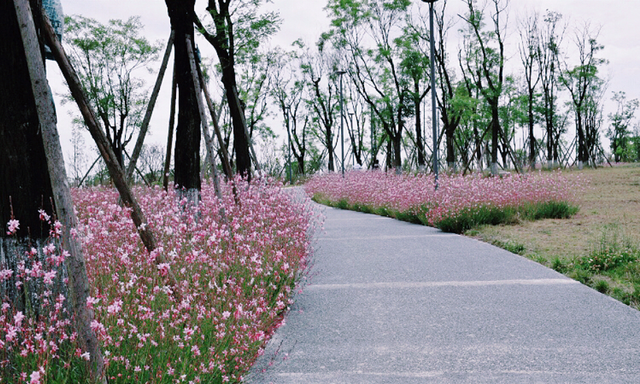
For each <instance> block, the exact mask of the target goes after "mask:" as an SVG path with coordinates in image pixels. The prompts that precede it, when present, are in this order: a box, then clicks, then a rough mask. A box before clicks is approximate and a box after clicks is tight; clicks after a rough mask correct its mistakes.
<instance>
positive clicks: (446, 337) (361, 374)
mask: <svg viewBox="0 0 640 384" xmlns="http://www.w3.org/2000/svg"><path fill="white" fill-rule="evenodd" d="M325 214H326V217H327V219H326V222H325V229H326V233H321V234H319V235H318V239H317V245H316V248H317V252H316V255H315V266H314V267H313V269H312V273H313V274H314V276H313V278H312V282H311V284H310V285H308V286H307V287H306V288H305V289H304V292H303V293H302V294H300V295H298V296H297V297H296V303H295V304H294V305H293V308H292V310H291V313H290V314H289V316H288V318H287V324H286V325H285V326H283V327H282V328H280V329H279V330H278V332H277V333H276V335H275V336H274V338H273V339H272V340H271V342H270V343H269V345H268V348H267V352H266V354H265V355H264V356H263V357H262V358H261V359H259V360H258V362H257V363H256V365H255V366H254V369H253V373H252V374H251V375H250V376H249V378H248V380H247V381H248V382H249V383H255V384H258V383H260V384H262V383H277V384H291V383H300V384H316V383H317V384H331V383H336V384H342V383H349V384H360V383H362V384H365V383H366V384H376V383H402V384H412V383H640V312H638V311H636V310H633V309H631V308H629V307H627V306H625V305H623V304H621V303H619V302H617V301H615V300H613V299H611V298H609V297H607V296H605V295H602V294H600V293H598V292H596V291H594V290H592V289H590V288H588V287H586V286H583V285H581V284H579V283H577V282H574V281H573V280H570V279H568V278H566V277H564V276H562V275H561V274H558V273H556V272H554V271H552V270H550V269H547V268H545V267H543V266H541V265H539V264H537V263H534V262H532V261H529V260H527V259H525V258H522V257H520V256H517V255H514V254H512V253H509V252H506V251H504V250H501V249H498V248H496V247H493V246H490V245H487V244H484V243H481V242H478V241H476V240H473V239H469V238H465V237H462V236H457V235H452V234H446V233H442V232H440V231H439V230H436V229H433V228H429V227H424V226H420V225H413V224H409V223H404V222H399V221H395V220H393V219H389V218H382V217H378V216H373V215H366V214H361V213H356V212H350V211H341V210H337V209H333V208H327V209H326V210H325ZM276 351H278V354H277V355H276V356H275V357H274V354H275V352H276ZM285 357H286V358H285ZM269 365H270V366H269ZM265 367H267V368H266V370H264V369H265Z"/></svg>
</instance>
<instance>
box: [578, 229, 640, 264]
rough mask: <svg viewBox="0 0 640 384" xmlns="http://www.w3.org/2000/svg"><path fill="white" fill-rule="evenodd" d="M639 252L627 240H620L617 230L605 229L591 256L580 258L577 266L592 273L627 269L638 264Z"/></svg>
mask: <svg viewBox="0 0 640 384" xmlns="http://www.w3.org/2000/svg"><path fill="white" fill-rule="evenodd" d="M639 258H640V250H638V249H637V248H636V247H634V246H633V245H632V244H631V242H630V241H629V240H628V239H621V238H620V235H619V233H618V229H617V228H615V227H614V228H607V229H606V230H605V231H604V232H603V234H602V237H601V238H600V241H599V242H598V244H597V245H596V246H595V247H594V249H593V250H592V251H591V254H590V255H588V256H585V257H582V258H581V259H580V260H579V261H578V263H577V264H578V266H579V267H581V268H583V269H585V270H589V271H593V272H606V271H612V270H615V269H618V268H627V267H628V265H630V264H631V263H636V262H638V259H639Z"/></svg>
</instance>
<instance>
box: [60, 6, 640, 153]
mask: <svg viewBox="0 0 640 384" xmlns="http://www.w3.org/2000/svg"><path fill="white" fill-rule="evenodd" d="M414 3H415V4H416V6H418V7H424V8H425V9H426V8H427V5H426V4H422V3H421V2H419V1H417V0H414ZM206 4H207V1H206V0H197V1H196V11H197V13H198V14H201V15H202V14H204V13H205V7H206ZM325 4H326V1H325V0H273V1H271V4H269V5H268V7H269V9H275V10H278V11H279V12H280V14H281V17H282V19H283V24H282V28H281V30H280V32H279V33H278V35H277V36H276V37H275V39H274V40H273V41H272V43H271V44H272V45H273V46H278V45H279V46H281V47H283V48H285V49H287V48H288V47H289V46H290V44H291V43H292V42H293V41H294V40H296V39H298V38H302V39H303V40H304V41H305V42H306V43H307V44H313V43H314V42H315V41H316V40H317V38H318V37H319V35H320V33H321V32H323V31H326V30H327V29H328V25H329V22H328V20H327V19H326V13H325V12H324V10H323V8H324V6H325ZM62 7H63V10H64V13H65V14H67V15H76V14H79V15H83V16H85V17H90V18H94V19H97V20H98V21H100V22H103V23H104V22H107V21H108V20H109V19H126V18H128V17H130V16H141V20H142V22H143V24H144V26H145V28H144V30H143V33H144V34H145V36H147V38H149V39H150V40H152V41H155V40H163V41H165V40H166V38H167V37H168V35H169V28H170V26H169V17H168V15H167V9H166V5H165V3H164V1H162V0H153V1H151V0H129V1H114V0H62ZM447 9H448V11H449V14H450V15H451V16H455V15H456V14H457V13H463V12H464V6H463V3H462V1H461V0H448V6H447ZM547 9H548V10H552V11H556V12H559V13H561V14H562V15H563V19H564V20H565V21H568V22H569V24H570V26H569V29H568V30H567V34H566V37H565V45H566V44H570V43H571V42H572V41H571V40H572V38H573V33H574V32H573V31H574V28H575V27H577V26H580V25H584V23H585V22H590V23H591V25H592V26H593V27H594V28H595V27H600V28H601V30H600V35H599V38H598V42H599V43H600V44H602V45H604V47H605V49H604V50H603V51H602V52H601V55H600V56H601V57H604V58H606V59H607V60H608V61H609V65H608V66H607V67H606V68H605V69H604V71H603V72H604V73H603V76H604V77H605V78H607V79H609V81H610V82H609V90H608V92H607V96H606V99H607V100H608V99H610V96H611V94H612V92H613V91H625V92H626V93H627V97H628V98H629V99H633V98H640V27H639V26H638V24H639V23H638V15H639V14H640V0H511V4H510V11H509V14H510V16H509V23H510V25H511V26H512V27H514V26H515V25H516V23H517V19H518V17H522V15H524V14H526V12H527V11H532V10H535V11H539V12H541V13H544V12H545V10H547ZM507 38H508V39H509V40H508V41H507V43H508V44H509V45H510V48H508V49H509V50H510V51H511V56H510V64H509V65H510V66H512V67H513V68H514V71H517V70H519V67H518V63H519V58H518V56H517V50H516V49H517V48H516V47H517V43H518V40H519V36H518V35H517V33H515V32H511V33H510V34H509V35H508V37H507ZM454 45H455V42H454V44H450V47H449V48H450V49H452V50H453V49H456V47H455V46H454ZM199 47H200V49H201V51H202V54H203V56H204V57H206V58H209V57H214V56H215V54H214V52H213V51H212V50H211V49H210V48H209V44H208V43H207V42H203V41H200V42H199ZM158 66H159V63H158ZM47 68H48V73H49V80H50V83H51V87H52V89H53V91H54V98H55V99H56V106H57V108H58V116H59V130H60V134H61V140H62V146H63V150H64V152H65V154H69V153H70V151H71V145H70V138H71V124H70V121H71V119H70V117H69V116H68V114H69V111H70V110H72V108H75V107H74V106H72V105H71V104H67V105H64V106H63V105H61V104H60V102H59V100H60V97H59V96H57V95H59V94H62V93H64V92H66V90H65V86H64V83H63V82H62V80H61V75H60V73H59V71H58V69H57V67H56V65H55V63H53V62H50V61H49V62H48V67H47ZM168 73H170V71H168ZM169 77H170V76H165V82H164V84H163V88H162V91H161V95H160V98H159V100H158V104H157V106H156V110H155V111H154V114H153V118H152V121H151V126H150V133H151V136H150V137H149V139H148V142H150V143H162V145H165V143H164V141H165V140H166V130H167V124H168V123H167V122H168V115H169V107H168V106H169V95H170V79H169ZM154 81H155V77H151V78H150V79H149V80H148V81H147V85H148V86H149V87H152V86H153V82H154ZM612 108H613V105H611V103H608V104H607V107H606V109H605V116H606V114H607V113H609V112H612ZM275 121H278V120H277V119H276V120H275ZM606 124H608V122H607V121H605V125H606ZM274 128H275V130H276V132H278V129H277V127H274ZM86 140H87V142H89V141H90V140H91V139H90V138H89V137H87V139H86ZM607 149H608V148H606V147H605V150H607Z"/></svg>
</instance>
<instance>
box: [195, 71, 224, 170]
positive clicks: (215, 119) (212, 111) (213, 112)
mask: <svg viewBox="0 0 640 384" xmlns="http://www.w3.org/2000/svg"><path fill="white" fill-rule="evenodd" d="M196 68H197V70H198V78H199V79H200V86H201V88H202V91H203V92H204V96H205V99H206V101H207V106H208V107H209V113H210V114H211V120H212V122H213V129H214V131H215V133H216V138H217V139H218V143H219V144H220V155H221V156H220V159H221V160H222V167H223V169H224V173H225V175H226V176H227V179H228V180H231V178H232V177H233V170H232V169H231V163H230V162H229V153H228V152H227V147H225V145H224V140H223V139H222V133H221V131H220V125H219V123H218V115H217V114H216V110H215V108H214V107H213V101H212V100H211V96H210V95H209V90H208V89H207V85H206V84H205V82H204V76H203V75H202V71H201V70H200V66H196ZM207 135H208V131H207Z"/></svg>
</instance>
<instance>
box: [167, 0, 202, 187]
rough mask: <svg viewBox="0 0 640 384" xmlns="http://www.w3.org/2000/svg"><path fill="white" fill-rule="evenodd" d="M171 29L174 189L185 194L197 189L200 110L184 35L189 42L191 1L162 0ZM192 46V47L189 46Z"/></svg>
mask: <svg viewBox="0 0 640 384" xmlns="http://www.w3.org/2000/svg"><path fill="white" fill-rule="evenodd" d="M165 2H166V4H167V9H168V12H169V18H170V20H171V27H172V28H173V30H174V31H175V40H174V48H175V50H174V52H175V74H176V82H177V84H178V90H179V92H178V125H177V127H176V149H175V188H176V189H180V190H184V191H185V192H186V193H187V194H188V195H193V194H194V191H200V187H201V184H200V135H201V132H200V124H201V121H200V113H199V111H198V99H197V96H196V90H195V84H194V83H193V76H192V75H191V67H190V65H189V56H188V54H187V46H186V41H187V40H186V37H187V36H189V38H190V41H192V42H193V31H194V29H193V20H194V10H193V8H194V6H195V0H165ZM192 48H193V49H195V47H192Z"/></svg>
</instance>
